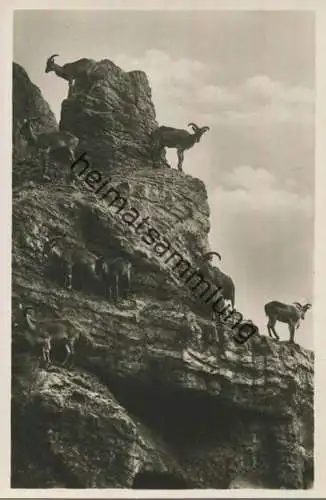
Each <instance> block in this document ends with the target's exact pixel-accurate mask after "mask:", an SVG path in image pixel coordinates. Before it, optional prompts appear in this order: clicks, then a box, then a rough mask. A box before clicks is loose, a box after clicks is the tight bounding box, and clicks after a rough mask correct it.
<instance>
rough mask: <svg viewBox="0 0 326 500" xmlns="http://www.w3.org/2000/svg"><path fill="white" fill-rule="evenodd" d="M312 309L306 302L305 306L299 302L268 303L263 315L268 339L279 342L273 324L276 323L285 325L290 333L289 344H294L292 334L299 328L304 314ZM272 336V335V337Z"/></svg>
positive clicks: (275, 301)
mask: <svg viewBox="0 0 326 500" xmlns="http://www.w3.org/2000/svg"><path fill="white" fill-rule="evenodd" d="M311 307H312V305H311V304H310V303H309V302H307V304H305V305H302V304H300V303H299V302H293V304H283V302H279V301H277V300H273V301H271V302H268V303H267V304H265V306H264V310H265V314H266V316H267V317H268V323H267V331H268V334H269V336H270V337H272V338H273V335H274V337H275V338H276V339H277V340H279V339H280V337H279V335H278V334H277V333H276V330H275V324H276V322H277V321H279V322H281V323H286V324H287V325H288V327H289V332H290V342H291V343H292V344H294V334H295V330H297V329H298V328H299V326H300V321H301V320H303V319H304V318H305V315H306V312H307V311H308V310H309V309H310V308H311ZM272 334H273V335H272Z"/></svg>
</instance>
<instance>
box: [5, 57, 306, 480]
mask: <svg viewBox="0 0 326 500" xmlns="http://www.w3.org/2000/svg"><path fill="white" fill-rule="evenodd" d="M53 77H54V76H53ZM14 101H15V106H14V124H13V125H14V130H13V132H14V137H15V140H14V148H13V154H14V162H13V169H14V171H13V177H14V186H13V188H14V189H13V264H12V265H13V271H12V272H13V309H12V314H13V332H12V335H13V358H12V359H13V362H12V366H13V385H12V391H13V398H12V443H13V444H12V487H14V488H51V487H57V488H118V487H119V488H144V489H145V488H154V489H155V488H160V489H161V488H165V489H171V488H217V489H221V488H240V487H253V488H307V487H310V486H311V484H312V482H313V353H312V352H310V351H307V350H305V349H303V348H301V347H299V346H296V345H295V346H290V345H289V344H288V343H282V342H280V343H277V342H275V341H274V340H271V339H269V338H267V337H265V336H261V335H259V336H254V337H252V338H251V339H250V340H248V342H247V343H245V344H243V345H240V344H237V343H236V342H234V340H233V338H232V329H231V326H230V325H229V324H227V322H226V323H225V324H224V326H223V327H222V330H221V331H220V340H221V338H222V340H224V344H225V356H222V354H223V353H222V351H221V344H219V343H217V342H216V341H215V339H214V338H213V339H212V332H214V329H213V323H212V318H211V315H210V314H209V312H208V311H207V309H205V308H203V307H202V306H201V305H200V304H198V301H197V300H196V298H195V297H194V296H193V294H191V293H190V290H189V288H188V287H187V286H185V284H184V283H183V282H182V281H180V279H178V276H177V275H176V273H174V272H173V270H172V269H171V267H169V266H167V265H165V264H164V262H163V259H162V258H161V257H160V256H159V255H158V252H156V253H155V252H153V248H150V247H149V245H148V244H146V243H145V242H144V241H143V240H142V238H141V237H140V235H139V234H138V233H137V231H136V230H135V229H134V227H133V226H132V225H131V224H130V223H129V222H130V219H129V222H128V218H127V216H126V215H125V217H123V212H122V211H121V210H120V211H119V209H118V208H119V207H118V208H117V207H114V206H113V205H110V204H109V203H107V200H105V199H101V198H100V197H99V196H97V194H96V193H95V192H94V189H90V187H89V185H87V183H86V182H85V181H84V180H83V179H82V178H78V177H77V176H74V175H72V174H71V172H66V171H59V172H57V175H56V178H55V180H54V181H53V182H48V183H44V182H43V183H41V182H40V181H39V180H38V178H37V175H36V174H35V175H34V176H32V175H31V176H30V177H29V172H31V171H32V170H33V168H32V166H31V164H30V161H31V160H30V158H29V159H28V158H27V159H26V160H25V161H24V155H25V153H26V150H25V148H27V147H28V144H27V145H26V144H24V141H23V140H21V138H20V136H19V127H18V124H19V123H21V122H22V120H23V118H25V117H26V116H32V115H34V116H35V115H38V116H39V117H40V123H41V124H42V127H43V131H49V132H50V131H51V130H54V129H56V127H57V124H56V122H55V119H54V116H53V113H52V112H51V110H50V109H49V106H48V105H47V104H46V103H45V102H44V101H43V99H42V97H41V94H40V92H39V90H38V89H36V87H35V86H34V85H33V84H32V83H31V82H30V80H29V78H28V77H27V74H26V72H25V71H24V70H23V69H22V68H21V67H19V66H18V65H14ZM16 103H17V104H16ZM156 127H157V122H156V120H155V109H154V105H153V103H152V100H151V90H150V86H149V83H148V81H147V77H146V75H145V74H144V73H143V72H141V71H139V72H131V73H125V72H124V71H122V70H121V69H120V68H118V67H117V66H115V65H114V64H113V63H112V62H110V61H108V60H104V61H101V62H99V63H96V62H95V61H89V65H88V66H87V68H86V70H85V72H84V73H83V74H82V75H81V77H80V79H77V81H76V83H75V88H74V89H73V91H72V93H71V95H70V96H69V98H67V99H65V100H64V101H63V104H62V114H61V121H60V128H61V129H62V130H67V131H69V132H72V133H73V134H75V135H76V136H77V137H79V139H80V145H79V150H78V154H81V153H83V152H87V155H88V161H89V163H90V165H91V167H92V169H93V170H95V169H96V170H97V171H98V172H101V175H102V176H103V179H104V178H107V179H108V178H110V182H111V184H112V186H116V187H117V188H119V192H121V194H122V195H125V196H126V198H127V200H128V207H127V208H128V210H129V214H130V212H131V211H132V210H134V213H136V212H138V213H139V216H140V217H141V219H142V220H143V219H145V218H146V217H148V218H149V219H150V221H151V226H152V227H153V228H155V229H156V230H157V231H158V232H159V233H160V235H161V237H162V238H163V237H164V238H165V240H166V241H168V242H169V243H170V244H171V247H173V249H175V250H176V251H178V252H180V254H181V255H182V256H183V257H184V258H185V259H188V260H189V261H190V262H191V263H193V264H194V265H195V263H196V262H197V261H198V259H199V257H200V256H201V255H202V254H203V252H205V251H208V250H209V247H208V233H209V230H210V223H209V206H208V202H207V193H206V188H205V186H204V184H203V183H202V182H201V181H200V180H199V179H195V178H193V177H191V176H188V175H186V174H185V173H182V172H179V171H177V170H175V169H172V168H169V167H168V165H167V164H166V162H165V160H164V158H162V161H161V162H159V163H158V164H155V165H154V164H153V161H152V157H151V147H150V133H151V132H152V130H154V129H155V128H156ZM18 156H19V165H16V163H15V160H16V158H17V157H18ZM37 161H38V160H37V159H36V160H35V162H36V163H37ZM34 166H35V165H34ZM36 166H37V165H36ZM36 170H37V169H36ZM185 170H186V164H185ZM33 172H34V170H33ZM16 186H18V187H19V189H16ZM127 208H126V209H125V211H124V214H126V213H127ZM129 217H131V216H130V215H129ZM56 234H60V235H64V237H65V238H66V241H67V242H68V243H69V246H70V247H72V248H75V249H76V250H80V251H83V252H84V254H87V256H88V258H89V259H94V258H95V256H98V255H110V256H112V257H117V256H122V257H123V258H124V259H125V260H126V261H127V260H128V261H130V262H131V263H132V290H131V292H130V293H129V294H128V295H127V296H126V297H124V298H120V299H119V300H118V301H112V300H111V301H110V300H108V299H107V298H105V297H104V296H103V295H101V293H99V291H98V288H97V286H96V284H95V282H94V283H93V282H85V283H81V284H80V285H81V286H79V287H77V286H74V287H73V289H72V290H67V289H65V288H63V287H62V286H60V285H59V284H58V283H57V281H56V280H55V278H53V277H49V275H48V273H47V269H46V266H45V264H44V260H43V258H42V250H43V246H44V241H45V238H46V237H47V236H53V235H56ZM19 302H23V303H24V304H28V305H29V306H32V307H34V309H35V311H37V313H38V314H39V315H40V317H46V318H49V317H51V318H53V317H60V318H64V319H66V320H69V321H70V323H71V324H72V325H73V326H74V327H75V329H76V330H77V331H79V332H80V341H79V342H78V344H77V346H76V356H75V363H74V366H73V367H70V368H69V367H63V366H61V365H60V352H59V350H58V352H56V353H55V363H54V364H53V365H52V366H51V367H49V368H47V369H46V368H45V367H44V366H43V365H42V363H41V362H40V360H39V353H38V352H37V344H36V342H33V339H32V338H31V335H27V333H26V330H25V329H24V328H23V327H22V323H21V318H20V314H19V308H18V303H19ZM187 315H188V316H187ZM189 317H191V318H192V319H193V320H195V321H196V323H197V325H198V327H199V329H200V330H201V332H202V335H201V336H194V335H191V334H190V332H189V327H188V319H189ZM186 318H188V319H186Z"/></svg>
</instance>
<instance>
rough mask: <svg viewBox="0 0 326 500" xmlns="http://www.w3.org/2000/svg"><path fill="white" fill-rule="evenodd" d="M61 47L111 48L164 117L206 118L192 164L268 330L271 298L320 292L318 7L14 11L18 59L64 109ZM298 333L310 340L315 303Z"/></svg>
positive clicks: (225, 247) (222, 248)
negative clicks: (316, 226) (52, 61)
mask: <svg viewBox="0 0 326 500" xmlns="http://www.w3.org/2000/svg"><path fill="white" fill-rule="evenodd" d="M54 53H58V54H60V58H58V63H60V62H62V63H65V62H70V61H74V60H76V59H79V58H81V57H90V58H93V59H96V60H100V59H104V58H108V59H111V60H112V61H113V62H115V63H116V64H118V65H119V66H121V67H122V68H123V69H125V70H131V69H141V70H144V71H145V72H146V73H147V75H148V77H149V80H150V84H151V87H152V92H153V100H154V103H155V107H156V112H157V120H158V122H159V123H160V124H168V125H172V126H176V127H185V126H186V124H187V123H188V122H190V121H194V122H196V123H198V124H199V125H209V126H210V131H209V132H208V133H207V134H205V136H204V137H203V139H202V141H201V142H200V143H199V144H198V145H197V146H196V147H194V148H193V149H192V150H191V151H188V152H186V154H185V162H184V170H185V171H186V172H187V173H188V174H190V175H193V176H196V177H199V178H201V179H202V180H203V181H204V182H205V183H206V186H207V190H208V195H209V201H210V206H211V226H212V229H211V234H210V241H211V245H212V247H213V248H214V249H216V250H218V251H219V252H220V253H221V254H222V257H223V261H222V266H221V267H222V269H223V270H224V271H226V272H228V273H229V274H230V275H231V276H232V277H233V279H234V281H235V284H236V306H237V309H238V310H239V311H241V312H243V313H244V315H245V316H246V317H250V318H252V319H253V320H254V321H255V322H256V323H257V324H258V325H259V327H260V328H261V329H262V331H263V333H266V328H265V324H266V319H265V316H264V311H263V306H264V304H265V303H266V302H267V301H269V300H281V301H284V302H293V301H299V302H300V301H305V300H313V223H314V211H313V205H314V18H313V15H312V14H311V13H308V12H289V11H288V12H286V11H283V12H281V11H278V12H258V11H252V12H250V11H247V12H246V11H238V12H232V11H224V12H223V11H202V12H199V11H196V12H191V11H164V12H163V11H138V12H137V11H112V10H111V11H110V10H108V11H100V12H99V11H97V12H96V11H93V12H92V11H52V12H51V11H17V12H16V14H15V31H14V60H15V61H16V62H18V63H20V64H22V65H23V66H24V68H25V69H26V71H27V72H28V74H29V76H30V78H31V79H32V81H33V82H34V83H36V85H38V86H39V87H40V88H41V90H42V92H43V95H44V97H45V99H46V100H47V101H48V102H49V103H50V105H51V107H52V109H53V111H54V112H55V113H56V115H57V118H58V119H59V114H60V105H61V101H62V100H63V99H64V97H65V96H66V94H67V84H66V83H65V82H64V81H62V80H61V79H60V78H57V77H56V76H55V75H54V74H53V73H50V74H45V73H44V69H45V61H46V58H47V57H48V56H49V55H51V54H54ZM168 158H169V160H170V161H171V162H172V163H173V165H175V164H176V156H175V153H174V152H169V154H168ZM278 331H279V332H280V333H281V337H282V338H283V339H286V338H287V337H288V333H287V331H286V327H285V326H283V325H279V327H278ZM297 339H298V342H299V343H301V344H302V345H304V346H306V347H308V348H312V346H313V332H312V313H310V314H309V313H308V315H307V319H306V321H305V323H304V325H303V326H302V327H301V329H300V330H299V331H298V333H297Z"/></svg>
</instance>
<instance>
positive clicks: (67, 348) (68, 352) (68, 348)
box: [62, 344, 72, 366]
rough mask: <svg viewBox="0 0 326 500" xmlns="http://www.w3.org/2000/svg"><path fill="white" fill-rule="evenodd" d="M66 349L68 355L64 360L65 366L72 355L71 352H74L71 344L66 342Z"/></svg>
mask: <svg viewBox="0 0 326 500" xmlns="http://www.w3.org/2000/svg"><path fill="white" fill-rule="evenodd" d="M65 350H66V357H65V359H64V361H63V362H62V364H63V366H65V364H66V363H67V361H68V359H69V357H70V356H71V354H72V353H71V349H70V347H69V345H68V344H66V345H65Z"/></svg>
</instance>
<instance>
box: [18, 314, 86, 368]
mask: <svg viewBox="0 0 326 500" xmlns="http://www.w3.org/2000/svg"><path fill="white" fill-rule="evenodd" d="M19 310H20V311H21V312H22V315H23V318H24V320H25V324H26V326H27V328H28V329H29V330H30V331H31V332H33V333H34V335H35V337H34V342H35V344H39V345H40V346H41V350H42V359H43V361H45V362H46V363H47V364H49V363H51V362H52V360H51V356H50V354H51V350H52V348H53V345H54V344H57V345H61V346H63V348H64V350H65V354H66V356H65V359H64V360H63V362H62V364H63V365H65V364H67V361H68V360H69V359H70V360H72V358H73V356H74V354H75V343H76V341H77V340H78V339H79V333H77V332H76V331H75V330H74V328H73V327H72V325H71V323H70V322H69V321H67V320H61V319H48V318H47V319H40V320H37V319H36V318H35V316H34V313H33V308H32V307H25V306H23V304H19Z"/></svg>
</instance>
